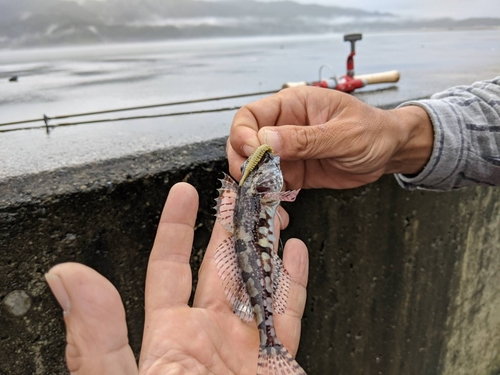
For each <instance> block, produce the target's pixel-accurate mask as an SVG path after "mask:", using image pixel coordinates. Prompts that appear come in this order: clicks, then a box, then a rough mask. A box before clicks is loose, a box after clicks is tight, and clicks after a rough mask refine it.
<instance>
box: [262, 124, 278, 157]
mask: <svg viewBox="0 0 500 375" xmlns="http://www.w3.org/2000/svg"><path fill="white" fill-rule="evenodd" d="M259 133H262V141H263V142H262V143H266V144H268V145H269V146H271V148H272V149H273V151H274V153H275V154H279V153H280V151H281V139H280V136H279V134H278V132H275V131H273V130H268V129H265V128H264V129H261V131H260V132H259ZM259 138H261V137H260V134H259Z"/></svg>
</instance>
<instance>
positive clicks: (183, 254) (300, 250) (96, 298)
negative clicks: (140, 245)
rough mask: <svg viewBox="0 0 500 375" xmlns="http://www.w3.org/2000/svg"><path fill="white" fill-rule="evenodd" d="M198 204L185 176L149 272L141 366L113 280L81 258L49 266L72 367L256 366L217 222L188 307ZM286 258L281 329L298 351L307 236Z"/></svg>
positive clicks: (102, 370) (128, 370) (148, 370)
mask: <svg viewBox="0 0 500 375" xmlns="http://www.w3.org/2000/svg"><path fill="white" fill-rule="evenodd" d="M197 209H198V197H197V193H196V190H195V189H194V188H193V187H191V186H190V185H188V184H184V183H181V184H177V185H175V186H174V187H173V188H172V189H171V191H170V194H169V197H168V199H167V203H166V204H165V208H164V210H163V214H162V217H161V219H160V225H159V227H158V232H157V236H156V240H155V244H154V246H153V250H152V252H151V256H150V260H149V265H148V271H147V276H146V296H145V308H146V319H145V326H144V337H143V345H142V350H141V357H140V362H139V366H137V364H136V363H135V359H134V355H133V353H132V350H131V348H130V346H129V345H128V337H127V327H126V321H125V312H124V308H123V304H122V302H121V298H120V295H119V293H118V291H117V290H116V289H115V288H114V287H113V286H112V285H111V283H110V282H109V281H108V280H106V279H105V278H104V277H103V276H101V275H99V274H98V273H97V272H95V271H94V270H92V269H90V268H88V267H86V266H83V265H81V264H76V263H66V264H61V265H58V266H56V267H54V268H52V269H51V270H50V271H49V273H48V274H47V281H48V283H49V285H50V287H51V289H52V291H53V292H54V294H55V295H56V297H57V299H58V301H59V303H60V304H61V306H62V307H63V309H64V311H65V313H64V319H65V322H66V328H67V342H68V345H67V350H66V359H67V364H68V368H69V370H70V371H71V373H72V374H78V375H82V374H97V375H98V374H139V373H140V374H158V375H160V374H161V375H165V374H255V373H256V372H257V356H258V347H259V335H258V332H257V328H256V325H255V323H253V322H251V323H245V322H243V321H242V320H241V319H239V318H238V317H237V316H236V315H234V314H233V312H232V310H231V307H230V305H229V303H228V302H227V300H226V297H225V294H224V291H223V288H222V283H221V281H220V278H219V276H218V274H217V269H216V265H215V262H214V259H213V255H214V253H215V249H216V247H217V246H218V244H219V243H220V242H222V241H223V240H224V239H225V238H226V237H227V233H226V232H225V231H224V229H223V228H222V227H221V226H220V225H218V224H216V225H215V228H214V231H213V233H212V238H211V240H210V244H209V246H208V248H207V252H206V254H205V258H204V259H203V263H202V266H201V269H200V272H199V277H198V280H199V281H198V287H197V290H196V294H195V299H194V304H193V307H190V306H188V299H189V296H190V294H191V285H192V275H191V268H190V265H189V257H190V254H191V248H192V241H193V236H194V230H193V227H194V224H195V219H196V212H197ZM283 216H285V221H286V215H283ZM285 224H286V223H285ZM284 264H285V267H286V268H287V269H288V271H289V273H290V275H291V278H292V284H291V288H290V294H289V301H288V305H287V309H286V312H285V314H283V315H278V316H276V317H275V320H276V330H277V334H278V336H279V338H280V340H281V341H282V342H283V344H284V345H285V347H286V348H287V349H288V350H289V351H290V352H291V353H292V354H295V353H296V351H297V348H298V343H299V338H300V319H301V316H302V312H303V309H304V304H305V297H306V291H305V286H306V283H307V269H308V259H307V250H306V248H305V245H304V244H303V243H302V242H301V241H298V240H291V241H289V242H288V243H287V244H286V246H285V251H284Z"/></svg>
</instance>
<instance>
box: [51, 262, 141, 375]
mask: <svg viewBox="0 0 500 375" xmlns="http://www.w3.org/2000/svg"><path fill="white" fill-rule="evenodd" d="M45 278H46V280H47V283H48V284H49V287H50V289H51V290H52V293H54V295H55V297H56V299H57V301H58V302H59V304H60V305H61V307H62V308H63V310H64V321H65V323H66V341H67V346H66V361H67V365H68V369H69V371H70V372H71V374H74V375H87V374H89V375H90V374H92V375H101V374H103V375H104V374H106V375H108V374H110V375H113V374H117V375H118V374H125V375H132V374H133V375H136V374H137V372H138V371H137V365H136V363H135V358H134V354H133V353H132V349H131V348H130V346H129V345H128V335H127V325H126V322H125V310H124V308H123V304H122V302H121V298H120V295H119V293H118V291H117V290H116V289H115V287H114V286H113V285H112V284H111V283H110V282H109V281H108V280H107V279H106V278H104V277H103V276H101V275H100V274H99V273H97V272H96V271H94V270H93V269H91V268H89V267H87V266H84V265H82V264H78V263H63V264H60V265H57V266H55V267H53V268H52V269H51V270H50V271H49V272H48V273H47V274H46V275H45Z"/></svg>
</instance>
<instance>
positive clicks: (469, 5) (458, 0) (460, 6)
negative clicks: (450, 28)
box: [261, 0, 500, 18]
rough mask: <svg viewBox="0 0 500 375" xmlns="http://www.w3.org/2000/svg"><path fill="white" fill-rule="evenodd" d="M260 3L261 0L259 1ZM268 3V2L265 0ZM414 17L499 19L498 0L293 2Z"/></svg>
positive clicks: (324, 0) (499, 3) (297, 0)
mask: <svg viewBox="0 0 500 375" xmlns="http://www.w3.org/2000/svg"><path fill="white" fill-rule="evenodd" d="M261 1H262V0H261ZM267 1H269V0H267ZM294 1H296V2H299V3H304V4H322V5H336V6H342V7H349V8H359V9H364V10H370V11H380V12H390V13H396V14H399V15H404V16H416V17H426V18H427V17H431V18H435V17H452V18H468V17H499V18H500V0H347V1H341V0H294Z"/></svg>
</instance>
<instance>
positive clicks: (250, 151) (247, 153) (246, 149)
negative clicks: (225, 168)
mask: <svg viewBox="0 0 500 375" xmlns="http://www.w3.org/2000/svg"><path fill="white" fill-rule="evenodd" d="M242 151H243V154H245V156H250V155H252V154H253V152H254V151H255V148H253V147H252V146H250V145H243V149H242Z"/></svg>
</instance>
